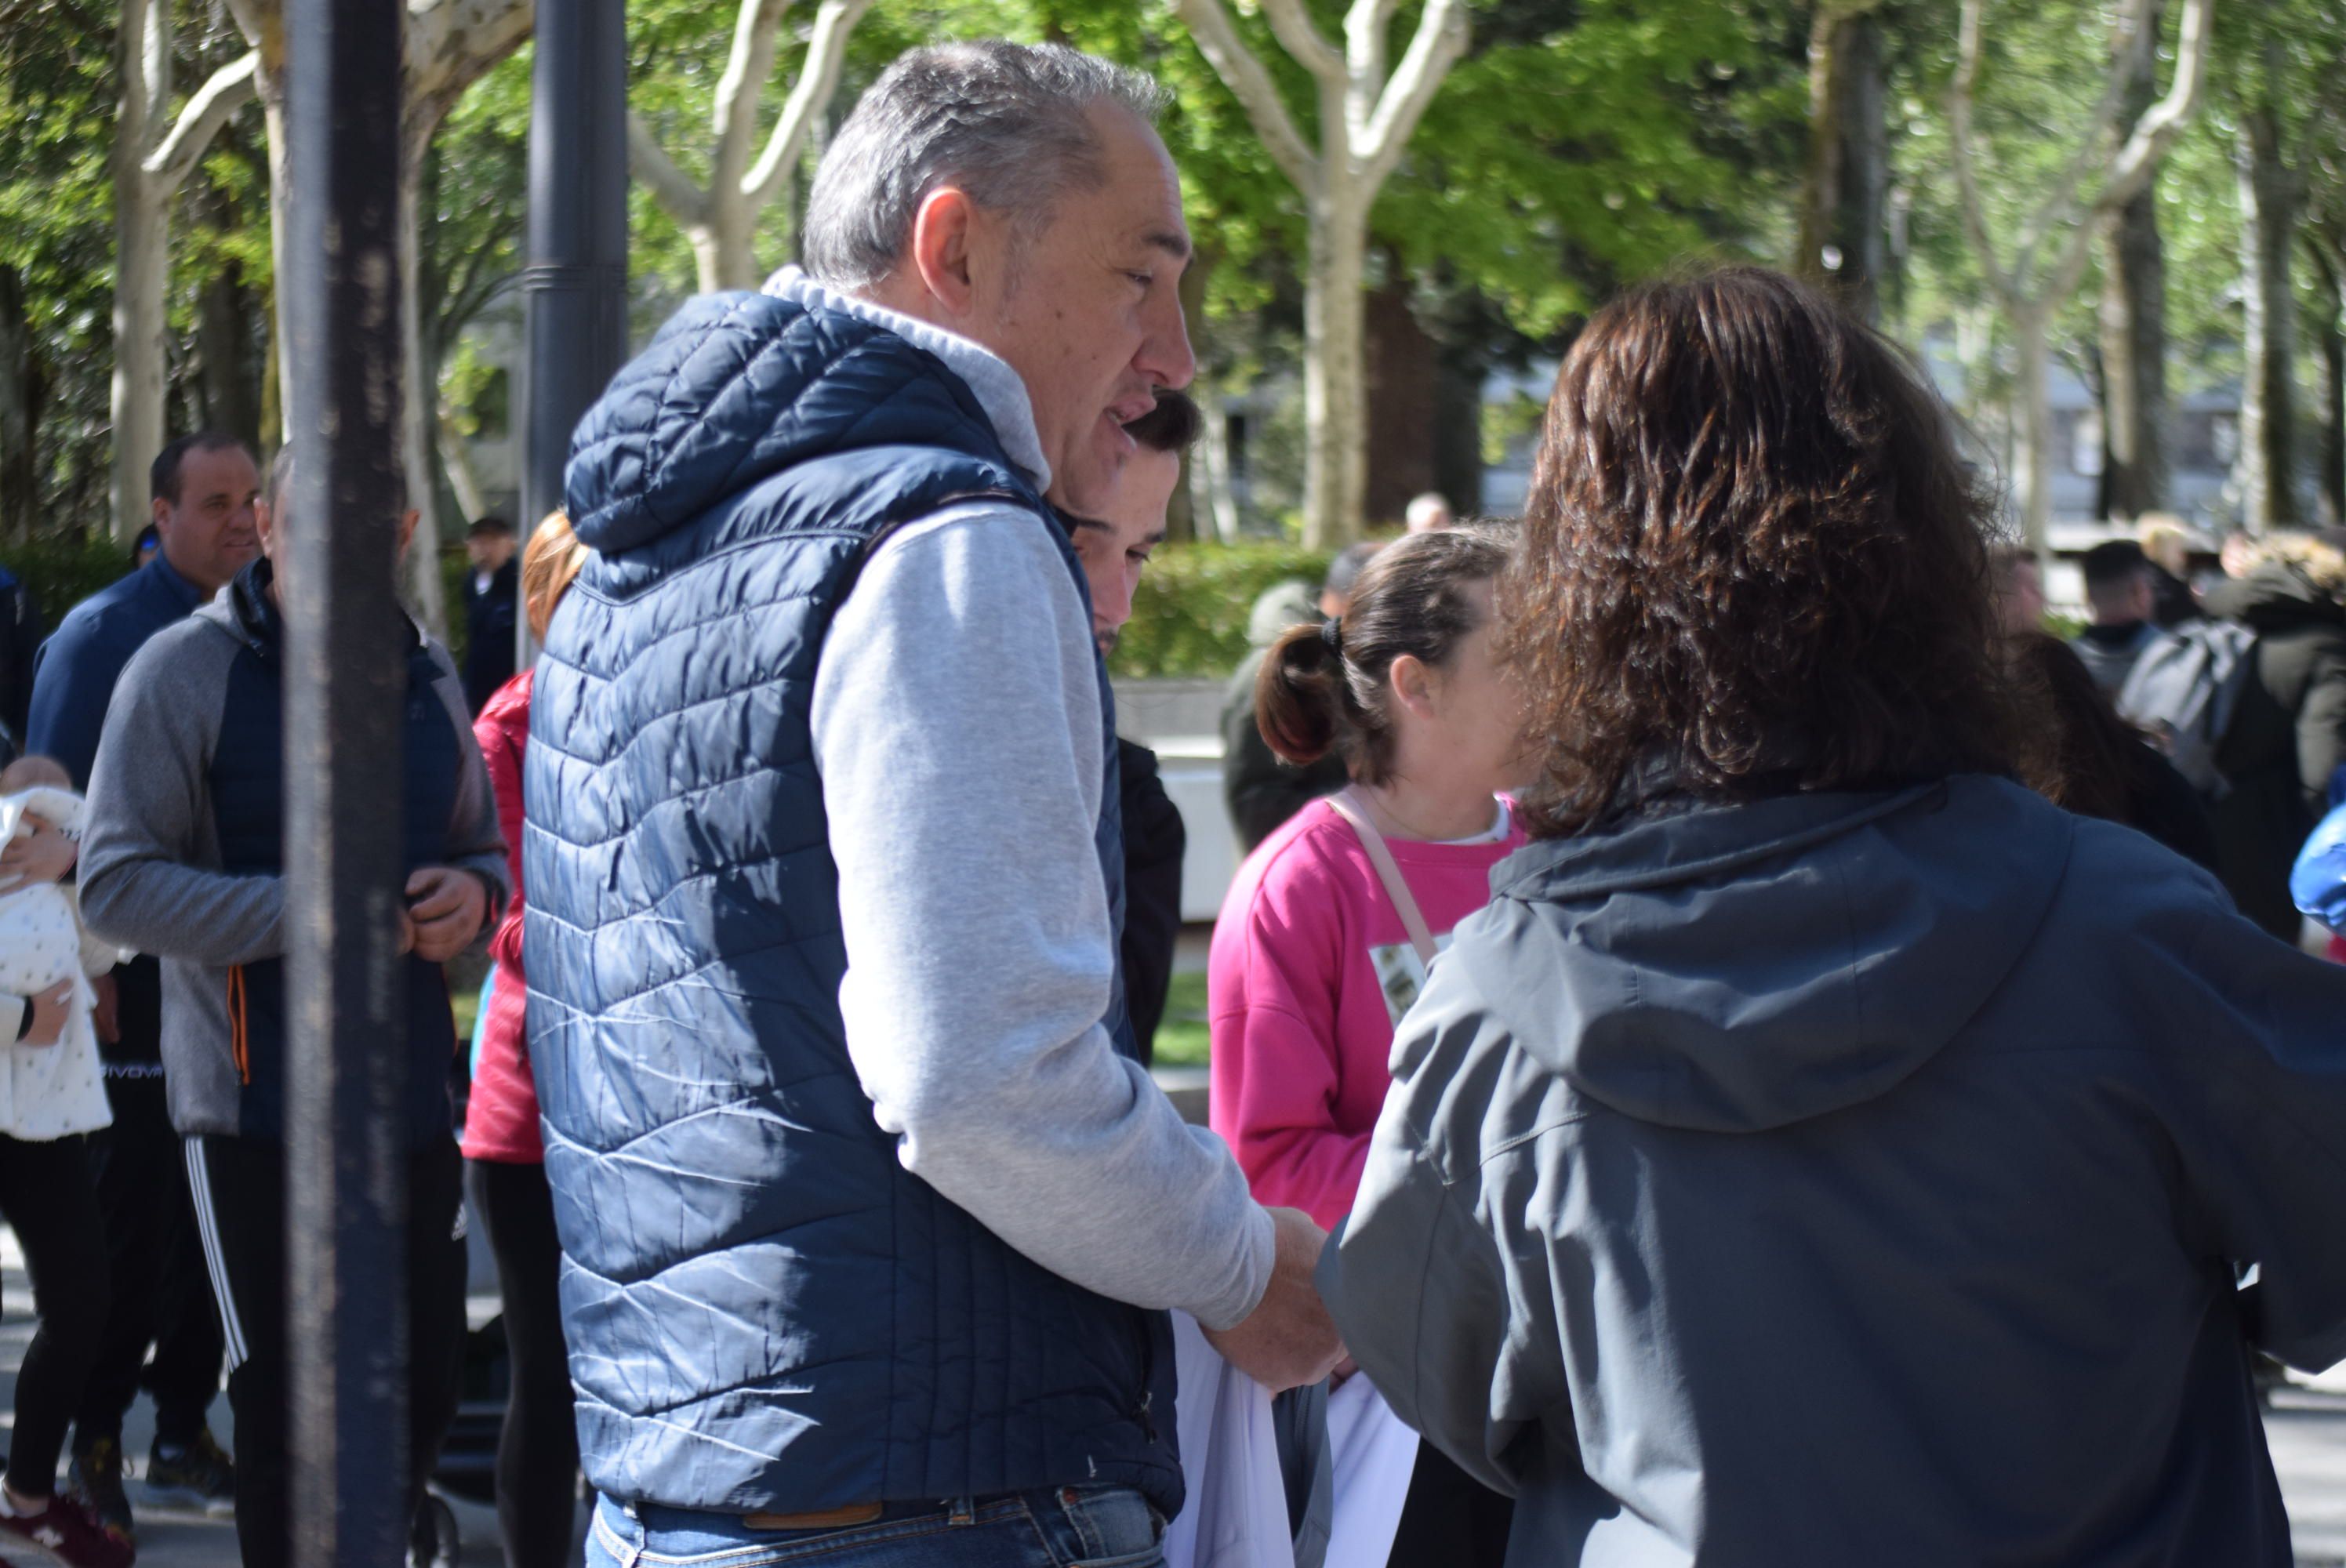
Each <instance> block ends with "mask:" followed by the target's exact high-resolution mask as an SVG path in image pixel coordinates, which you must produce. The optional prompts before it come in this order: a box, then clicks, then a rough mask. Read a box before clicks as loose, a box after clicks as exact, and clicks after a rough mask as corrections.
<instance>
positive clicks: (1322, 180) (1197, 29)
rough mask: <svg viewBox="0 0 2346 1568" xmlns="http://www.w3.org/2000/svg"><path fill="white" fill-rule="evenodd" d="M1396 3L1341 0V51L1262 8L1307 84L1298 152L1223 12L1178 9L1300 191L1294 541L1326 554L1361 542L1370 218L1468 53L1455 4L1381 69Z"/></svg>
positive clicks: (1302, 15) (1183, 1)
mask: <svg viewBox="0 0 2346 1568" xmlns="http://www.w3.org/2000/svg"><path fill="white" fill-rule="evenodd" d="M1394 5H1395V0H1352V7H1351V9H1350V10H1348V11H1347V12H1346V13H1345V17H1344V47H1342V48H1341V49H1339V48H1338V47H1337V46H1335V45H1334V44H1333V43H1331V42H1330V41H1329V40H1328V39H1327V38H1325V37H1323V36H1321V33H1320V31H1319V28H1318V27H1317V26H1316V25H1314V24H1313V22H1312V20H1311V15H1309V14H1308V13H1307V12H1306V11H1305V9H1304V7H1303V4H1302V0H1262V12H1263V15H1264V17H1265V19H1266V20H1267V21H1269V22H1270V28H1271V32H1272V34H1273V35H1274V36H1276V37H1277V38H1278V39H1279V44H1280V48H1282V49H1284V50H1285V51H1286V52H1287V53H1288V54H1289V55H1290V56H1292V57H1293V58H1294V59H1295V61H1296V62H1297V63H1298V64H1299V65H1301V66H1303V68H1304V69H1305V70H1307V71H1309V72H1310V73H1311V76H1312V78H1313V81H1314V83H1315V84H1316V86H1317V87H1318V93H1319V105H1320V113H1319V122H1320V123H1319V126H1318V127H1317V128H1318V131H1319V146H1318V147H1317V148H1313V147H1312V146H1311V144H1310V143H1309V142H1307V141H1306V140H1305V139H1304V137H1303V135H1302V133H1301V131H1300V130H1299V129H1298V128H1297V127H1296V125H1295V122H1294V120H1293V118H1292V117H1290V115H1289V114H1288V111H1287V107H1286V104H1285V103H1284V102H1283V101H1282V100H1281V99H1280V95H1279V89H1278V87H1277V86H1276V85H1275V84H1274V83H1273V82H1272V80H1271V78H1270V72H1269V71H1267V70H1266V69H1264V67H1263V64H1262V62H1261V61H1260V59H1258V58H1257V57H1256V56H1255V55H1254V53H1253V51H1252V50H1250V48H1249V47H1248V46H1247V44H1246V42H1245V40H1244V39H1242V38H1240V37H1239V33H1238V30H1237V28H1236V27H1235V26H1234V25H1232V24H1231V21H1230V16H1229V12H1228V11H1227V10H1225V9H1224V7H1223V4H1222V0H1177V8H1178V10H1179V12H1180V15H1181V18H1182V20H1184V21H1185V22H1187V23H1188V25H1189V31H1190V32H1191V34H1192V35H1193V36H1195V37H1196V38H1197V41H1198V47H1199V51H1200V52H1201V53H1203V54H1204V56H1206V59H1207V62H1208V63H1209V64H1210V65H1211V66H1213V67H1214V72H1215V74H1216V75H1217V76H1220V77H1221V79H1222V81H1223V83H1224V85H1226V86H1227V87H1229V89H1230V93H1231V95H1232V96H1233V97H1236V98H1237V99H1238V100H1239V107H1242V108H1244V109H1245V110H1246V114H1247V118H1248V120H1249V121H1250V123H1252V125H1253V126H1254V128H1255V134H1256V135H1258V136H1260V137H1262V141H1263V147H1264V149H1265V150H1266V151H1267V152H1269V153H1270V159H1271V161H1272V162H1273V163H1276V164H1277V165H1279V167H1280V170H1281V172H1283V173H1284V174H1285V175H1286V176H1287V178H1290V179H1291V180H1293V181H1294V182H1295V187H1296V189H1297V190H1299V191H1300V192H1301V193H1302V196H1303V202H1304V211H1305V213H1306V214H1307V221H1308V223H1309V225H1310V236H1309V242H1308V246H1307V260H1308V269H1307V276H1306V277H1305V280H1304V296H1303V298H1304V361H1305V362H1304V367H1303V422H1304V484H1303V538H1304V542H1305V543H1306V544H1308V545H1312V546H1313V547H1315V548H1320V549H1330V548H1333V547H1335V546H1337V545H1344V544H1347V543H1349V542H1351V541H1352V540H1354V539H1357V538H1359V537H1360V536H1361V532H1362V524H1363V523H1364V521H1365V520H1364V519H1363V518H1362V515H1361V499H1362V493H1363V491H1364V489H1365V488H1366V479H1367V473H1368V417H1367V401H1366V400H1367V393H1368V389H1367V387H1366V385H1365V384H1364V383H1363V382H1362V371H1363V366H1364V356H1363V354H1362V340H1363V337H1364V335H1365V328H1364V327H1363V325H1362V301H1361V286H1362V270H1363V261H1364V259H1365V257H1366V255H1367V250H1368V228H1369V211H1370V209H1371V208H1372V207H1373V206H1374V205H1375V203H1376V199H1377V192H1378V191H1379V190H1380V189H1382V188H1383V186H1384V182H1385V180H1386V179H1387V178H1389V177H1391V175H1392V171H1393V168H1395V166H1397V165H1398V164H1399V163H1400V162H1401V155H1402V152H1403V148H1406V147H1407V146H1408V144H1409V138H1410V135H1411V133H1412V132H1413V131H1414V130H1416V128H1417V122H1418V121H1419V119H1420V118H1422V117H1423V116H1424V113H1425V108H1426V106H1427V105H1428V104H1430V103H1432V102H1433V95H1434V94H1435V93H1436V92H1437V91H1439V90H1440V88H1441V86H1442V80H1443V77H1444V76H1448V75H1449V73H1450V67H1451V66H1454V65H1455V64H1457V62H1458V59H1459V57H1460V56H1462V55H1464V53H1465V52H1466V7H1465V4H1464V0H1427V4H1426V7H1425V10H1424V13H1423V15H1421V16H1420V17H1419V18H1418V25H1417V32H1416V34H1415V35H1414V36H1413V37H1412V38H1411V40H1410V46H1409V49H1408V51H1407V52H1406V53H1405V54H1404V55H1403V56H1402V61H1401V64H1400V65H1398V66H1394V67H1393V69H1392V73H1391V75H1390V76H1388V75H1387V73H1386V70H1385V46H1386V33H1387V31H1388V29H1389V28H1390V27H1391V25H1392V14H1393V9H1394Z"/></svg>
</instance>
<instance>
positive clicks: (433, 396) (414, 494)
mask: <svg viewBox="0 0 2346 1568" xmlns="http://www.w3.org/2000/svg"><path fill="white" fill-rule="evenodd" d="M405 139H406V143H407V145H406V148H404V151H403V156H402V157H401V158H400V162H399V192H398V203H399V205H398V209H397V215H396V216H397V222H398V236H399V239H398V246H399V294H400V311H399V341H400V355H399V363H400V380H401V381H402V382H404V383H406V384H405V385H403V387H401V388H400V393H401V396H400V410H399V427H400V428H399V463H400V469H401V472H402V473H403V474H404V476H405V479H406V484H407V504H408V505H410V506H412V507H413V508H414V509H415V514H416V520H415V537H414V538H413V541H411V542H410V543H409V545H408V546H407V605H408V608H409V609H411V610H413V611H414V613H415V618H416V619H418V620H420V621H422V622H423V625H424V626H425V627H426V628H427V629H429V630H430V632H431V633H432V635H433V636H435V637H438V638H439V639H440V640H441V641H443V642H445V641H446V640H447V638H448V607H447V605H446V603H445V602H444V596H443V595H442V593H441V591H440V484H439V475H438V473H435V472H434V470H433V451H434V449H435V447H436V446H437V444H438V442H437V435H438V431H437V426H438V424H439V423H440V366H439V359H438V356H437V355H436V354H435V353H434V352H433V343H432V341H431V334H430V333H428V332H427V331H425V329H424V325H423V309H422V306H423V300H422V293H421V290H419V289H418V288H417V280H418V276H419V270H420V268H421V261H420V258H421V257H422V255H423V225H422V211H423V200H422V198H423V178H422V172H423V155H424V153H425V151H426V150H427V149H428V148H429V146H430V142H431V131H430V130H429V129H428V128H426V129H424V130H423V131H422V132H420V133H417V132H414V131H411V133H410V134H409V135H408V137H406V138H405Z"/></svg>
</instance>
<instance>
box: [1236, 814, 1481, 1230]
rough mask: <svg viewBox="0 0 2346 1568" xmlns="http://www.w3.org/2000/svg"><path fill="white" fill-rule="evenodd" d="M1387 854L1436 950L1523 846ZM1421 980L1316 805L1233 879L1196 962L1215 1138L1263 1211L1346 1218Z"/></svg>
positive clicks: (1357, 849)
mask: <svg viewBox="0 0 2346 1568" xmlns="http://www.w3.org/2000/svg"><path fill="white" fill-rule="evenodd" d="M1524 841H1525V840H1524V833H1523V830H1522V829H1521V828H1520V827H1519V826H1516V825H1515V824H1514V823H1512V822H1511V823H1510V824H1509V830H1508V833H1507V835H1506V837H1505V838H1504V839H1501V840H1496V841H1494V842H1492V843H1487V844H1427V843H1417V842H1413V841H1410V840H1399V839H1396V840H1388V842H1389V843H1390V845H1391V847H1392V854H1393V860H1394V861H1395V862H1396V863H1397V864H1399V866H1400V867H1401V873H1402V876H1403V879H1405V880H1406V881H1408V883H1409V887H1410V891H1411V892H1412V893H1413V894H1414V895H1415V897H1416V899H1417V903H1418V908H1419V910H1420V911H1422V912H1423V914H1424V916H1425V922H1426V925H1427V927H1428V928H1429V929H1430V930H1431V931H1432V932H1433V935H1434V938H1435V941H1436V943H1437V945H1441V944H1444V943H1446V942H1447V939H1448V936H1449V933H1450V931H1451V928H1452V927H1454V926H1455V925H1456V924H1457V923H1458V922H1459V921H1462V920H1464V919H1465V918H1466V917H1467V916H1468V915H1470V914H1472V913H1474V911H1476V910H1478V909H1480V908H1482V907H1483V905H1484V904H1485V903H1487V902H1489V901H1490V897H1491V868H1492V867H1493V866H1495V865H1497V864H1498V863H1499V862H1500V861H1501V860H1505V859H1506V857H1507V856H1509V855H1510V854H1513V853H1514V852H1515V850H1517V849H1519V848H1521V847H1522V845H1523V843H1524ZM1424 981H1425V975H1424V971H1423V966H1422V965H1420V964H1419V962H1418V960H1417V953H1416V951H1415V950H1414V949H1413V948H1412V947H1411V945H1410V942H1409V937H1408V935H1407V933H1406V932H1403V929H1402V923H1401V916H1400V915H1399V914H1397V913H1395V912H1394V911H1393V907H1392V901H1391V900H1389V899H1388V898H1387V897H1386V896H1385V891H1384V885H1383V884H1382V882H1380V881H1378V880H1377V872H1376V868H1375V866H1374V865H1373V864H1372V863H1371V861H1370V860H1369V856H1368V851H1367V850H1365V849H1363V848H1362V845H1361V840H1360V837H1359V835H1358V834H1356V833H1354V832H1353V830H1352V825H1351V824H1350V823H1348V822H1346V821H1345V820H1343V818H1341V817H1340V816H1338V815H1337V814H1336V811H1335V809H1334V808H1333V807H1331V806H1330V805H1329V804H1328V802H1327V801H1325V800H1314V801H1313V802H1311V804H1310V805H1308V806H1306V807H1304V808H1303V809H1302V810H1301V811H1299V812H1297V813H1296V814H1295V816H1294V817H1293V818H1291V819H1290V820H1289V821H1288V822H1287V824H1286V825H1285V826H1284V827H1282V828H1280V830H1278V831H1277V832H1274V833H1273V834H1271V836H1270V838H1268V839H1265V840H1263V841H1262V842H1261V844H1260V845H1259V846H1257V848H1256V850H1255V852H1254V853H1253V854H1252V855H1250V856H1249V857H1248V858H1247V862H1246V864H1245V865H1244V866H1242V867H1241V868H1239V874H1238V879H1237V881H1234V882H1232V883H1231V884H1230V891H1229V897H1228V898H1226V899H1225V900H1224V901H1223V902H1222V912H1221V918H1220V919H1219V920H1218V921H1216V922H1215V925H1214V943H1213V949H1212V952H1211V955H1210V956H1209V959H1208V961H1207V968H1206V993H1207V1003H1208V1014H1209V1021H1210V1023H1211V1027H1212V1031H1213V1069H1212V1074H1213V1076H1212V1089H1211V1095H1210V1100H1209V1105H1210V1109H1209V1117H1210V1120H1211V1122H1212V1124H1213V1128H1214V1130H1215V1131H1216V1132H1218V1133H1219V1134H1220V1135H1222V1137H1223V1138H1224V1139H1225V1140H1227V1141H1228V1142H1229V1145H1230V1147H1231V1149H1232V1151H1233V1152H1235V1153H1236V1154H1237V1156H1238V1161H1239V1166H1240V1168H1242V1169H1243V1170H1245V1172H1246V1174H1247V1178H1248V1180H1249V1181H1250V1183H1251V1184H1252V1185H1253V1188H1254V1196H1255V1197H1256V1198H1257V1199H1258V1200H1259V1201H1260V1202H1262V1203H1266V1204H1277V1205H1286V1206H1290V1207H1295V1208H1300V1209H1302V1210H1303V1211H1304V1212H1305V1213H1307V1214H1309V1215H1311V1217H1312V1218H1313V1219H1315V1220H1317V1221H1318V1222H1319V1223H1320V1224H1321V1225H1323V1226H1331V1225H1333V1224H1334V1223H1335V1222H1336V1221H1337V1220H1338V1219H1341V1217H1343V1216H1344V1215H1345V1214H1346V1213H1348V1212H1350V1210H1351V1209H1352V1194H1353V1191H1354V1190H1355V1189H1356V1188H1357V1187H1358V1186H1360V1183H1361V1166H1362V1161H1363V1160H1364V1159H1365V1158H1366V1157H1367V1155H1368V1147H1369V1133H1370V1130H1371V1129H1372V1128H1373V1127H1374V1126H1375V1125H1376V1121H1377V1112H1378V1110H1379V1109H1380V1108H1381V1107H1382V1105H1384V1101H1385V1089H1386V1086H1387V1084H1389V1083H1390V1082H1391V1078H1390V1074H1389V1070H1388V1068H1387V1066H1386V1061H1387V1058H1388V1057H1389V1056H1390V1055H1391V1054H1392V1040H1393V1025H1394V1023H1396V1022H1397V1021H1398V1020H1399V1019H1400V1017H1401V1015H1402V1014H1403V1013H1405V1012H1407V1011H1408V1010H1409V1004H1410V1003H1412V1002H1413V1001H1415V1000H1416V998H1417V993H1418V990H1419V988H1420V987H1421V986H1422V985H1423V983H1424Z"/></svg>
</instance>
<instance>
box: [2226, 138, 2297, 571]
mask: <svg viewBox="0 0 2346 1568" xmlns="http://www.w3.org/2000/svg"><path fill="white" fill-rule="evenodd" d="M2280 137H2281V133H2280V115H2279V114H2278V112H2277V111H2276V110H2275V109H2274V108H2273V107H2271V106H2270V105H2268V104H2259V105H2257V106H2255V107H2251V108H2249V110H2248V111H2247V112H2246V113H2245V114H2243V115H2242V116H2241V124H2240V135H2239V147H2238V163H2239V188H2240V219H2241V222H2240V245H2241V249H2242V250H2243V252H2244V254H2243V256H2242V258H2241V270H2242V274H2243V277H2242V282H2243V285H2244V293H2245V299H2246V304H2247V337H2248V345H2247V346H2248V370H2247V373H2246V376H2245V378H2244V383H2243V385H2242V388H2241V393H2240V466H2239V474H2240V492H2241V507H2242V511H2243V513H2244V514H2245V519H2244V520H2245V521H2246V523H2247V524H2248V528H2249V532H2250V533H2252V534H2260V533H2264V532H2266V531H2267V530H2270V529H2274V528H2287V527H2290V526H2293V525H2294V524H2297V523H2298V522H2299V521H2300V516H2299V511H2298V504H2297V424H2296V406H2295V404H2296V399H2295V396H2294V392H2295V388H2294V384H2293V382H2292V378H2291V372H2292V371H2293V369H2294V364H2293V357H2294V350H2295V348H2296V344H2297V302H2296V299H2295V296H2294V295H2293V294H2292V293H2291V292H2290V277H2289V263H2290V253H2291V252H2292V250H2294V249H2295V248H2296V243H2297V219H2298V211H2297V208H2298V195H2297V190H2296V178H2295V177H2294V175H2292V174H2291V172H2290V169H2289V168H2288V166H2287V164H2286V163H2285V162H2284V160H2283V157H2282V149H2281V143H2280Z"/></svg>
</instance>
